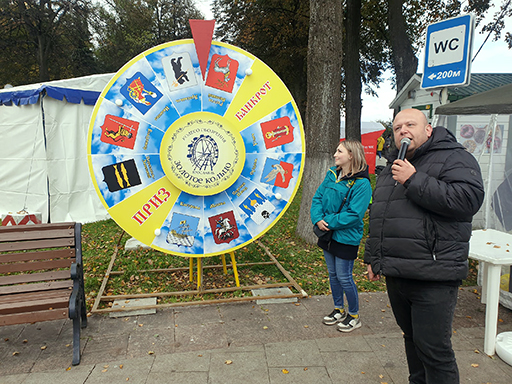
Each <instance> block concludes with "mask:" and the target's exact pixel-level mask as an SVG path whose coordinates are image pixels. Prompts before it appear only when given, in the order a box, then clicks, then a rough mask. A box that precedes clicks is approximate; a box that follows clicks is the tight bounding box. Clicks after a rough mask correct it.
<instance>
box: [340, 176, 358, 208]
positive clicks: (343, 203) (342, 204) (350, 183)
mask: <svg viewBox="0 0 512 384" xmlns="http://www.w3.org/2000/svg"><path fill="white" fill-rule="evenodd" d="M356 180H357V179H350V181H349V182H348V192H347V194H346V195H345V198H344V199H343V201H342V202H341V206H340V209H338V212H337V214H338V213H340V212H341V210H342V209H343V206H344V205H345V202H346V201H347V198H348V195H349V193H350V188H352V186H353V185H354V184H355V183H356Z"/></svg>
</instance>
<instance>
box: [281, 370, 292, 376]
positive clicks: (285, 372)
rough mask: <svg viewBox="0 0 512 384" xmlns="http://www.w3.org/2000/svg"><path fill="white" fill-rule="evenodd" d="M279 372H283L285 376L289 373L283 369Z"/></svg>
mask: <svg viewBox="0 0 512 384" xmlns="http://www.w3.org/2000/svg"><path fill="white" fill-rule="evenodd" d="M281 372H283V373H284V374H285V375H287V374H289V373H290V371H289V370H287V369H283V370H282V371H281Z"/></svg>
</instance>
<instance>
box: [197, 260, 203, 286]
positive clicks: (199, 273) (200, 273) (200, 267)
mask: <svg viewBox="0 0 512 384" xmlns="http://www.w3.org/2000/svg"><path fill="white" fill-rule="evenodd" d="M202 278H203V264H202V263H201V258H200V257H198V258H197V289H198V290H199V289H201V283H202V281H201V280H202Z"/></svg>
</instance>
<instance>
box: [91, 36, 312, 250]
mask: <svg viewBox="0 0 512 384" xmlns="http://www.w3.org/2000/svg"><path fill="white" fill-rule="evenodd" d="M206 57H207V61H206ZM200 61H201V60H200V59H198V53H197V51H196V46H195V44H194V40H192V39H189V40H179V41H173V42H169V43H165V44H162V45H159V46H156V47H154V48H152V49H149V50H147V51H145V52H143V53H142V54H140V55H138V56H136V57H135V58H133V59H132V60H131V61H129V62H128V63H127V64H126V65H124V66H123V67H122V68H121V69H120V70H119V71H118V72H117V73H116V74H115V75H114V77H113V78H112V79H111V80H110V82H109V83H108V84H107V86H106V87H105V89H104V90H103V91H102V93H101V95H100V97H99V98H98V101H97V102H96V105H95V107H94V111H93V114H92V117H91V121H90V124H89V138H88V163H89V171H90V174H91V177H92V180H93V183H94V186H95V188H96V191H97V193H98V195H99V197H100V199H101V201H102V203H103V204H104V206H105V208H106V209H107V211H108V212H109V214H110V216H111V217H112V218H113V219H114V220H115V221H116V222H117V223H118V224H119V226H120V227H121V228H123V229H124V230H125V231H126V232H128V233H129V234H130V235H131V236H133V237H134V238H136V239H137V240H139V241H141V242H142V243H144V244H146V245H148V246H151V247H152V248H155V249H157V250H159V251H162V252H166V253H170V254H173V255H178V256H184V257H208V256H214V255H219V254H224V253H227V252H231V251H234V250H236V249H238V248H241V247H244V246H246V245H247V244H249V243H250V242H252V241H254V240H255V239H257V238H258V237H260V236H262V235H263V234H264V233H265V232H266V231H268V230H269V229H270V228H271V227H272V225H274V224H275V223H276V222H277V220H278V219H279V218H280V217H281V216H282V215H283V214H284V212H285V210H286V209H287V208H288V206H289V205H290V203H291V201H292V200H293V197H294V196H295V193H296V191H297V188H298V187H299V184H300V179H301V176H302V172H303V164H304V155H305V154H304V148H305V143H304V130H303V126H302V121H301V118H300V114H299V111H298V109H297V106H296V104H295V102H294V100H293V98H292V96H291V94H290V92H289V91H288V89H287V88H286V86H285V85H284V83H283V82H282V81H281V80H280V79H279V77H278V76H277V75H276V74H275V73H274V72H273V71H272V70H271V69H270V68H269V67H268V66H267V65H266V64H264V63H263V62H262V61H261V60H259V59H257V58H256V57H254V56H253V55H251V54H250V53H248V52H245V51H243V50H242V49H240V48H237V47H235V46H232V45H229V44H224V43H220V42H215V41H211V46H210V50H209V53H208V55H207V56H206V55H205V65H204V69H203V68H201V66H202V65H201V63H200Z"/></svg>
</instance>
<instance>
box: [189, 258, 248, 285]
mask: <svg viewBox="0 0 512 384" xmlns="http://www.w3.org/2000/svg"><path fill="white" fill-rule="evenodd" d="M229 255H230V256H231V266H232V267H233V275H234V276H235V283H236V286H237V287H240V280H239V278H238V269H237V268H236V260H235V252H229ZM221 258H222V269H223V270H224V274H225V275H227V274H228V269H227V265H226V256H225V255H222V256H221ZM202 280H203V263H202V262H201V257H197V289H198V290H201V286H202ZM189 281H190V282H192V281H194V258H193V257H191V258H190V263H189Z"/></svg>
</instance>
